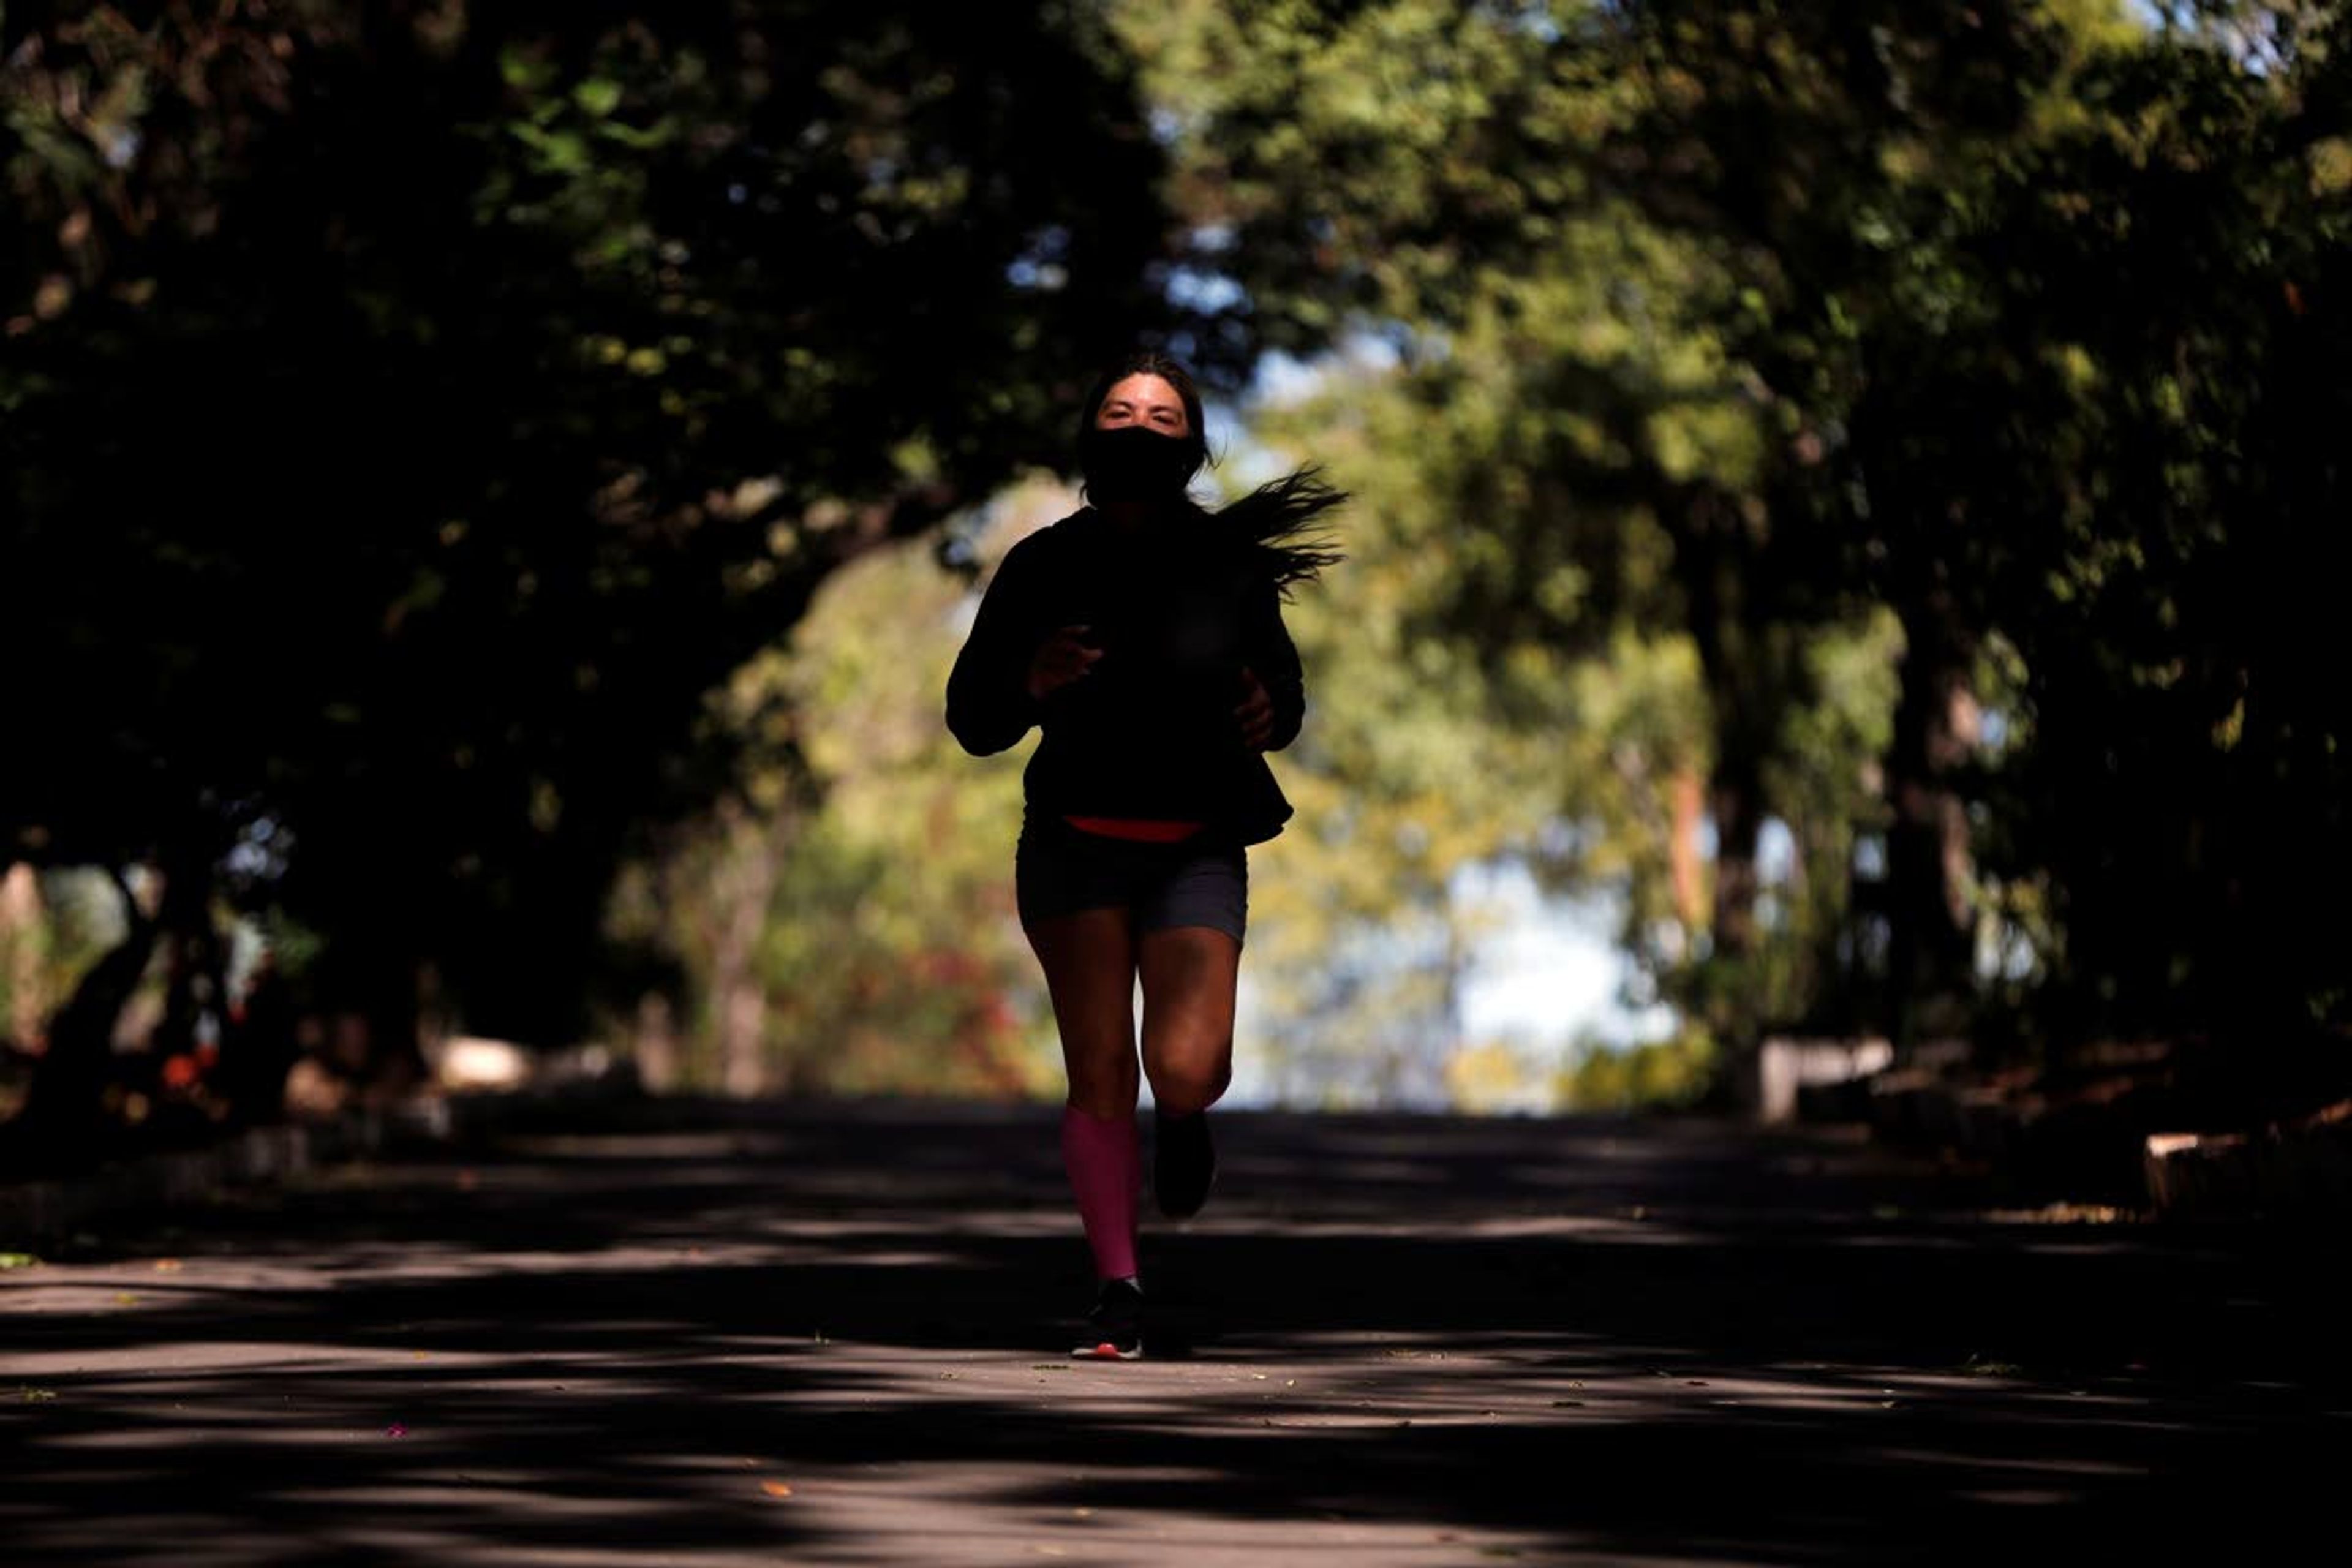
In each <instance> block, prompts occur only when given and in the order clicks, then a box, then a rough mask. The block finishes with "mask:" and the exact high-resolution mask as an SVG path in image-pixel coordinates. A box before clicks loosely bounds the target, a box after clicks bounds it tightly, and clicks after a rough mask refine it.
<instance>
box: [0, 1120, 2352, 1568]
mask: <svg viewBox="0 0 2352 1568" xmlns="http://www.w3.org/2000/svg"><path fill="white" fill-rule="evenodd" d="M654 1120H656V1121H659V1122H661V1123H665V1124H662V1125H648V1126H645V1127H641V1128H639V1129H637V1130H635V1131H606V1132H601V1133H556V1132H548V1133H542V1134H539V1135H535V1136H523V1135H512V1136H508V1137H505V1138H501V1139H497V1140H493V1141H491V1142H488V1143H487V1144H486V1145H485V1146H483V1147H481V1148H478V1149H474V1150H469V1151H467V1152H463V1153H451V1154H447V1155H441V1156H435V1157H431V1158H421V1159H417V1160H415V1161H410V1162H405V1163H391V1164H387V1165H384V1166H382V1167H379V1168H375V1169H373V1170H361V1171H353V1172H347V1173H339V1174H337V1175H335V1176H333V1177H331V1178H329V1179H325V1180H322V1181H320V1182H318V1183H315V1184H311V1185H309V1186H307V1187H305V1188H303V1189H301V1190H299V1191H296V1192H292V1193H286V1194H275V1195H270V1196H261V1197H254V1198H249V1199H247V1200H246V1201H244V1202H241V1203H239V1204H237V1205H232V1206H228V1207H225V1208H223V1209H222V1210H220V1211H218V1212H216V1213H214V1214H210V1215H205V1216H203V1217H202V1219H201V1220H200V1221H199V1222H197V1223H194V1224H188V1225H186V1226H185V1227H184V1229H183V1230H180V1231H177V1232H167V1231H163V1230H160V1229H150V1230H147V1231H145V1232H140V1233H125V1234H122V1235H118V1236H113V1237H105V1238H100V1239H95V1240H93V1241H92V1242H91V1243H90V1244H89V1245H88V1246H86V1247H84V1248H82V1249H81V1254H80V1255H79V1256H76V1257H73V1258H66V1259H59V1260H53V1261H51V1262H50V1263H48V1264H47V1265H45V1266H44V1267H42V1268H36V1269H30V1270H25V1271H22V1272H20V1273H17V1274H15V1275H10V1276H0V1281H5V1283H0V1444H5V1456H6V1458H5V1467H6V1468H5V1472H0V1473H5V1477H6V1480H5V1483H0V1539H5V1540H7V1541H8V1542H10V1546H9V1550H8V1552H7V1561H8V1562H9V1563H12V1564H16V1563H26V1564H33V1563H61V1564H62V1563H146V1562H153V1563H176V1564H205V1563H223V1564H226V1563H410V1562H421V1561H426V1560H430V1561H434V1562H436V1563H512V1562H521V1561H531V1562H549V1563H597V1564H602V1563H652V1562H670V1563H693V1564H701V1563H731V1562H769V1563H772V1562H778V1561H790V1562H828V1563H866V1562H871V1563H910V1562H936V1563H965V1562H971V1563H994V1562H1006V1563H1011V1562H1035V1561H1038V1560H1039V1559H1040V1558H1041V1557H1044V1558H1052V1557H1067V1558H1073V1559H1076V1560H1080V1561H1091V1562H1104V1563H1128V1562H1135V1563H1146V1562H1171V1563H1172V1562H1179V1561H1181V1562H1185V1563H1252V1562H1265V1561H1271V1560H1272V1559H1273V1558H1274V1557H1275V1556H1276V1555H1277V1554H1281V1555H1284V1556H1286V1557H1301V1556H1304V1557H1305V1558H1307V1559H1310V1560H1311V1559H1313V1558H1314V1557H1315V1556H1316V1554H1318V1553H1321V1554H1322V1555H1323V1556H1325V1557H1328V1558H1329V1559H1330V1560H1333V1561H1338V1560H1339V1559H1340V1558H1342V1557H1343V1556H1344V1557H1345V1558H1346V1559H1347V1560H1348V1561H1349V1563H1350V1568H1357V1565H1358V1564H1362V1563H1391V1562H1393V1563H1448V1562H1474V1561H1486V1560H1492V1559H1505V1558H1518V1559H1522V1560H1528V1561H1596V1562H1601V1561H1607V1562H1668V1561H1673V1562H1709V1563H1732V1562H1770V1563H1881V1562H1889V1561H1953V1562H1957V1561H1963V1560H1970V1561H1978V1560H1981V1559H1983V1558H1984V1557H1985V1556H1986V1555H1987V1554H1988V1553H1990V1552H2001V1551H2014V1550H2019V1549H2029V1548H2030V1549H2033V1550H2037V1551H2039V1550H2048V1551H2058V1550H2064V1549H2074V1550H2091V1551H2095V1552H2099V1553H2100V1554H2101V1555H2102V1556H2103V1557H2105V1556H2109V1555H2115V1554H2120V1553H2123V1552H2133V1553H2135V1554H2137V1555H2141V1556H2153V1557H2155V1558H2156V1559H2157V1560H2160V1561H2166V1560H2173V1559H2175V1558H2177V1557H2179V1556H2181V1555H2185V1554H2188V1553H2189V1552H2190V1551H2191V1549H2192V1548H2195V1547H2199V1546H2206V1547H2210V1548H2214V1549H2219V1550H2223V1551H2226V1552H2229V1553H2230V1555H2231V1557H2232V1558H2241V1557H2244V1556H2247V1555H2249V1553H2252V1554H2253V1555H2257V1556H2259V1555H2263V1554H2264V1553H2263V1552H2262V1551H2260V1550H2259V1547H2260V1545H2261V1543H2263V1542H2271V1541H2283V1540H2284V1539H2285V1538H2286V1534H2285V1532H2286V1531H2288V1530H2289V1529H2290V1528H2291V1527H2292V1526H2294V1525H2296V1524H2298V1523H2301V1522H2304V1521H2307V1520H2309V1519H2313V1518H2316V1517H2319V1515H2320V1512H2321V1504H2322V1502H2323V1501H2324V1500H2325V1498H2326V1494H2325V1492H2324V1491H2323V1490H2322V1488H2323V1486H2325V1485H2332V1484H2333V1482H2334V1479H2335V1477H2336V1474H2338V1473H2339V1472H2340V1468H2341V1465H2342V1462H2343V1461H2344V1459H2345V1458H2347V1456H2352V1378H2347V1367H2346V1364H2345V1360H2344V1357H2343V1353H2342V1351H2341V1348H2340V1340H2341V1332H2340V1326H2339V1323H2338V1321H2337V1318H2336V1304H2337V1302H2338V1301H2339V1300H2340V1297H2337V1296H2336V1294H2335V1293H2334V1290H2333V1288H2332V1284H2331V1281H2332V1277H2333V1270H2334V1268H2336V1267H2338V1266H2340V1265H2341V1263H2342V1262H2343V1257H2342V1252H2343V1246H2342V1242H2341V1239H2340V1238H2326V1239H2322V1238H2318V1237H2308V1236H2305V1237H2296V1236H2291V1235H2286V1234H2283V1233H2273V1232H2266V1231H2262V1230H2256V1229H2240V1230H2231V1231H2210V1232H2194V1231H2185V1230H2179V1229H2173V1228H2154V1227H2147V1226H2136V1225H2129V1224H2087V1223H2049V1216H2043V1215H2007V1216H2004V1215H1997V1214H1988V1213H1986V1212H1984V1211H1983V1209H1982V1207H1981V1203H1982V1194H1979V1193H1977V1192H1976V1191H1974V1190H1973V1189H1971V1187H1970V1186H1969V1184H1968V1183H1967V1182H1965V1181H1964V1180H1961V1179H1959V1178H1956V1177H1951V1176H1947V1175H1944V1174H1941V1173H1937V1172H1936V1171H1934V1170H1933V1169H1930V1168H1923V1167H1919V1166H1916V1165H1906V1164H1901V1163H1894V1162H1892V1161H1890V1160H1889V1159H1888V1158H1887V1157H1885V1156H1884V1155H1881V1154H1878V1153H1875V1152H1871V1151H1868V1150H1864V1149H1859V1148H1855V1147H1853V1146H1851V1145H1848V1144H1845V1143H1843V1142H1839V1141H1837V1140H1835V1139H1832V1138H1828V1137H1820V1136H1816V1137H1810V1138H1785V1139H1765V1138H1761V1137H1759V1136H1757V1135H1754V1134H1750V1133H1748V1132H1745V1131H1739V1130H1736V1129H1731V1128H1727V1127H1723V1126H1718V1125H1714V1124H1707V1123H1678V1124H1661V1125H1655V1126H1628V1125H1622V1124H1610V1123H1600V1122H1544V1121H1467V1120H1454V1119H1436V1118H1431V1119H1414V1118H1333V1119H1312V1118H1291V1117H1276V1116H1232V1117H1227V1118H1225V1119H1224V1120H1223V1124H1222V1128H1223V1130H1222V1133H1221V1137H1222V1141H1223V1147H1224V1149H1225V1151H1226V1154H1227V1160H1226V1169H1225V1172H1224V1173H1223V1175H1222V1176H1221V1178H1220V1190H1219V1193H1218V1196H1217V1199H1216V1201H1215V1202H1214V1204H1213V1205H1212V1208H1211V1210H1210V1212H1209V1214H1208V1215H1205V1216H1204V1217H1203V1219H1202V1220H1201V1221H1199V1222H1196V1223H1195V1224H1194V1225H1193V1226H1191V1227H1190V1228H1189V1229H1187V1230H1184V1231H1182V1232H1181V1233H1171V1232H1167V1231H1166V1230H1164V1229H1163V1230H1161V1231H1156V1232H1154V1233H1152V1234H1151V1235H1150V1236H1148V1237H1147V1240H1146V1245H1145V1254H1144V1258H1145V1267H1146V1269H1147V1283H1148V1285H1149V1287H1150V1290H1151V1293H1152V1298H1153V1300H1154V1301H1155V1303H1156V1304H1157V1307H1158V1310H1159V1313H1160V1321H1161V1322H1162V1324H1163V1325H1164V1331H1163V1333H1162V1336H1161V1347H1162V1349H1163V1351H1164V1352H1167V1353H1164V1354H1162V1355H1160V1357H1158V1358H1157V1359H1155V1360H1153V1361H1150V1362H1146V1363H1139V1364H1138V1365H1134V1366H1100V1365H1095V1364H1091V1363H1076V1364H1074V1363H1070V1362H1068V1361H1067V1359H1066V1356H1065V1355H1064V1354H1063V1352H1064V1351H1065V1350H1066V1339H1067V1337H1068V1331H1067V1325H1066V1318H1067V1314H1068V1311H1069V1310H1071V1309H1074V1308H1076V1306H1077V1305H1079V1304H1080V1303H1081V1302H1082V1300H1083V1298H1084V1294H1085V1290H1086V1279H1085V1270H1084V1253H1083V1249H1082V1247H1080V1246H1079V1244H1078V1243H1077V1242H1076V1239H1075V1228H1076V1227H1075V1222H1074V1221H1073V1220H1072V1219H1071V1218H1070V1217H1069V1215H1068V1214H1067V1211H1066V1205H1065V1202H1064V1198H1063V1193H1062V1188H1061V1176H1060V1172H1059V1169H1058V1166H1057V1164H1056V1163H1055V1138H1054V1135H1053V1118H1052V1114H1051V1113H1050V1112H1046V1111H1037V1110H1024V1111H986V1112H983V1111H972V1110H961V1111H958V1110H939V1109H936V1108H917V1107H905V1108H893V1107H888V1106H865V1107H824V1108H819V1107H793V1106H783V1107H761V1108H749V1109H746V1108H735V1109H731V1110H730V1109H724V1108H713V1107H670V1108H666V1109H665V1110H664V1111H663V1112H662V1113H661V1114H660V1115H659V1116H658V1117H657V1118H655V1119H654Z"/></svg>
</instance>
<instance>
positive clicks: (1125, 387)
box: [1103, 371, 1184, 409]
mask: <svg viewBox="0 0 2352 1568" xmlns="http://www.w3.org/2000/svg"><path fill="white" fill-rule="evenodd" d="M1114 403H1132V404H1136V405H1139V406H1142V407H1147V408H1149V407H1153V406H1158V407H1163V408H1177V409H1181V408H1182V407H1183V406H1184V400H1183V398H1182V397H1181V396H1179V395H1177V392H1176V389H1175V388H1174V387H1172V386H1171V385H1169V384H1168V383H1167V382H1166V381H1164V380H1162V379H1161V378H1160V377H1159V376H1156V375H1154V374H1151V373H1150V371H1138V372H1137V373H1136V374H1133V375H1130V376H1128V377H1126V378H1125V379H1123V380H1121V381H1118V382H1116V383H1114V384H1112V386H1111V389H1110V390H1109V391H1108V392H1107V393H1105V394H1103V405H1104V406H1105V407H1108V406H1109V405H1112V404H1114Z"/></svg>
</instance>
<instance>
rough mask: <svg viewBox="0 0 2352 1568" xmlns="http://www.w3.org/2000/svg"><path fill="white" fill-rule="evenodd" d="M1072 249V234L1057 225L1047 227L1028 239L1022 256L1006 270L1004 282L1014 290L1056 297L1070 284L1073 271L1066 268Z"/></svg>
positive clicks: (1013, 261)
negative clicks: (1051, 294)
mask: <svg viewBox="0 0 2352 1568" xmlns="http://www.w3.org/2000/svg"><path fill="white" fill-rule="evenodd" d="M1069 249H1070V231H1069V230H1068V229H1066V228H1065V227H1063V226H1061V225H1060V224H1057V223H1049V224H1046V225H1045V226H1043V227H1041V228H1039V229H1037V230H1036V231H1035V232H1034V233H1033V234H1031V235H1030V236H1029V239H1028V243H1027V244H1025V245H1024V246H1023V247H1021V252H1020V254H1019V255H1017V256H1015V257H1014V258H1013V260H1012V261H1011V262H1010V263H1009V264H1008V265H1007V266H1006V267H1005V268H1004V277H1005V280H1006V281H1007V282H1009V283H1011V284H1012V285H1013V287H1014V288H1015V289H1034V290H1035V291H1036V292H1038V293H1041V294H1050V293H1053V292H1054V291H1055V290H1056V289H1060V288H1062V287H1063V286H1064V285H1065V284H1066V283H1068V282H1069V280H1070V269H1069V268H1068V267H1067V266H1066V265H1065V260H1066V257H1067V256H1068V254H1069Z"/></svg>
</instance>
